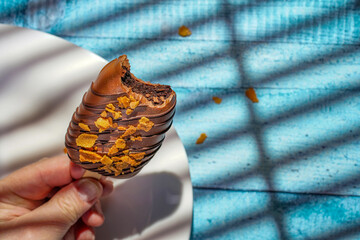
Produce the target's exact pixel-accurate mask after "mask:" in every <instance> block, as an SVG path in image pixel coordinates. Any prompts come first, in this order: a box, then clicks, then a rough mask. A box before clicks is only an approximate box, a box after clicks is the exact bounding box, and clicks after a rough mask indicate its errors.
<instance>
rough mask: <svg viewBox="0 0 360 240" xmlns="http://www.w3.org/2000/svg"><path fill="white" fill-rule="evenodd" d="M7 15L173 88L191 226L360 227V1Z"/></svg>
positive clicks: (0, 4) (46, 1)
mask: <svg viewBox="0 0 360 240" xmlns="http://www.w3.org/2000/svg"><path fill="white" fill-rule="evenodd" d="M0 23H7V24H12V25H16V26H22V27H27V28H32V29H37V30H40V31H44V32H48V33H51V34H54V35H56V36H59V37H61V38H64V39H66V40H68V41H70V42H72V43H74V44H77V45H79V46H81V47H83V48H85V49H88V50H90V51H93V52H94V53H96V54H98V55H100V56H102V57H104V58H105V59H107V60H111V59H113V58H115V57H118V56H119V55H121V54H127V55H128V57H129V59H130V62H131V65H132V72H133V73H134V74H135V75H136V76H138V77H139V78H142V79H144V80H148V81H152V82H159V83H163V84H170V85H171V86H172V87H173V88H174V89H175V91H176V93H177V95H178V107H177V114H176V116H175V121H174V125H175V128H176V129H177V131H178V133H179V135H180V137H181V139H182V141H183V143H184V145H185V148H186V151H187V154H188V157H189V164H190V173H191V179H192V183H193V187H194V218H193V229H192V235H191V238H192V239H360V197H359V195H360V147H359V145H360V46H359V43H360V3H359V1H355V0H353V1H351V0H280V1H275V0H272V1H271V0H269V1H264V0H247V1H246V0H237V1H236V0H206V1H191V0H182V1H175V0H173V1H160V0H139V1H133V0H123V1H116V0H102V1H90V0H78V1H70V0H69V1H56V0H19V1H15V0H0ZM181 25H185V26H187V27H188V28H189V29H190V30H191V31H192V35H191V36H189V37H186V38H184V37H181V36H179V35H178V28H179V27H180V26H181ZM249 87H253V88H254V89H255V91H256V94H257V96H258V99H259V103H253V102H251V101H250V100H249V99H248V98H247V97H246V96H245V91H246V90H247V89H248V88H249ZM213 96H217V97H220V98H222V103H221V104H216V103H214V101H213V100H212V97H213ZM202 132H204V133H206V134H207V135H208V138H207V139H206V141H205V142H204V143H203V144H201V145H196V144H195V142H196V140H197V138H198V137H199V135H200V134H201V133H202Z"/></svg>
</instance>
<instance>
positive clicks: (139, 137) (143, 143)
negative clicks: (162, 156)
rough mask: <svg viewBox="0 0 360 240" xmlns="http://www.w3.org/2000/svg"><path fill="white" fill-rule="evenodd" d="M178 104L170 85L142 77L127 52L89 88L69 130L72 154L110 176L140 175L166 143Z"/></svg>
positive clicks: (85, 165)
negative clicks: (137, 74)
mask: <svg viewBox="0 0 360 240" xmlns="http://www.w3.org/2000/svg"><path fill="white" fill-rule="evenodd" d="M175 105H176V94H175V92H174V91H173V90H172V89H171V87H170V86H168V85H160V84H151V83H149V82H144V81H142V80H141V79H138V78H136V77H135V76H134V75H133V74H132V73H131V72H130V64H129V60H128V59H127V57H126V55H122V56H120V57H119V58H117V59H114V60H113V61H111V62H109V63H108V64H107V65H106V66H105V67H104V68H103V69H102V70H101V71H100V73H99V76H98V77H97V79H96V80H95V81H94V82H93V83H92V84H91V86H90V88H89V90H88V91H87V92H86V93H85V94H84V97H83V99H82V102H81V104H80V106H79V107H78V108H77V109H76V111H75V113H74V114H73V116H72V119H71V121H70V124H69V127H68V130H67V133H66V136H65V146H66V149H67V154H68V156H69V158H70V159H71V160H72V161H73V162H74V163H76V164H79V165H80V166H82V167H83V168H85V169H87V170H90V171H94V172H98V173H100V174H102V175H104V176H111V177H117V178H129V177H131V176H134V175H136V174H137V173H139V171H140V170H141V168H142V167H143V166H144V165H146V164H147V163H148V162H149V161H150V159H151V158H152V157H153V156H154V155H155V153H156V152H157V151H158V150H159V148H160V147H161V144H162V142H163V140H164V138H165V133H166V132H167V130H168V129H169V128H170V127H171V124H172V119H173V116H174V114H175Z"/></svg>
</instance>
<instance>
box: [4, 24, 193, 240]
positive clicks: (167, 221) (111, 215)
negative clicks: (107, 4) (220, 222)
mask: <svg viewBox="0 0 360 240" xmlns="http://www.w3.org/2000/svg"><path fill="white" fill-rule="evenodd" d="M0 52H1V54H0V111H1V113H2V114H1V117H0V177H1V176H4V175H6V174H7V173H9V172H11V171H13V170H15V169H17V168H19V167H21V166H23V165H25V164H28V163H30V162H32V161H35V160H38V159H39V158H41V157H45V156H51V155H53V154H56V153H60V152H62V150H63V148H64V136H65V132H66V129H67V126H68V123H69V121H70V119H71V115H72V113H73V112H74V110H75V108H76V107H77V106H78V105H79V103H80V101H81V98H82V95H83V94H84V92H85V91H86V90H87V89H88V87H89V86H90V83H91V81H93V80H94V79H95V78H96V76H97V74H98V72H99V71H100V69H101V68H102V67H103V66H104V65H105V64H106V61H105V60H104V59H102V58H100V57H99V56H97V55H95V54H93V53H91V52H89V51H87V50H84V49H81V48H80V47H77V46H75V45H73V44H71V43H69V42H67V41H65V40H62V39H60V38H57V37H54V36H52V35H49V34H45V33H42V32H38V31H34V30H29V29H24V28H18V27H13V26H8V25H1V24H0ZM192 204H193V196H192V186H191V181H190V175H189V168H188V161H187V156H186V153H185V150H184V147H183V144H182V143H181V140H180V139H179V137H178V135H177V133H176V131H175V129H174V128H172V129H171V130H170V131H169V132H168V134H167V136H166V139H165V141H164V143H163V146H162V147H161V149H160V150H159V152H158V153H157V154H156V155H155V157H154V158H153V159H152V160H151V162H150V163H149V164H148V165H147V166H145V167H144V169H143V170H142V171H141V172H140V174H138V175H137V176H135V177H134V178H132V179H129V180H116V181H115V191H114V193H113V194H112V195H111V196H110V197H108V198H107V199H105V200H104V201H103V207H104V214H105V219H106V220H105V224H104V225H103V226H102V227H101V228H99V229H98V230H97V237H98V239H104V240H106V239H123V238H129V239H188V238H189V236H190V230H191V222H192Z"/></svg>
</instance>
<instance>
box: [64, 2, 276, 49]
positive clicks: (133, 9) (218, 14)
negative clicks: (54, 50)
mask: <svg viewBox="0 0 360 240" xmlns="http://www.w3.org/2000/svg"><path fill="white" fill-rule="evenodd" d="M163 1H164V0H150V1H148V2H145V3H141V4H138V5H135V6H132V7H130V8H127V9H124V10H121V11H119V12H114V13H113V14H110V15H107V16H105V17H103V18H101V19H97V20H90V21H88V22H83V23H82V24H79V25H75V26H74V27H72V28H71V29H69V30H67V31H69V32H76V31H79V30H84V29H86V28H90V27H93V26H94V25H97V24H102V23H105V22H107V21H109V20H114V19H115V18H118V17H119V16H121V15H122V14H132V13H135V12H139V11H141V9H143V8H146V7H150V6H153V5H156V4H158V3H160V2H163ZM273 1H274V0H271V2H273ZM268 2H269V1H266V0H253V1H251V3H246V4H241V5H240V6H236V9H237V10H239V11H244V10H246V9H248V8H251V7H255V6H257V5H259V4H261V3H268ZM221 14H222V12H221V11H220V12H215V13H214V14H212V15H209V16H206V17H203V18H200V19H197V20H196V21H195V22H190V23H189V24H187V26H188V27H190V28H195V27H197V26H201V25H203V24H205V23H208V22H211V21H214V20H216V19H222V18H223V17H224V16H221ZM177 32H178V28H177V27H176V28H173V29H170V30H167V31H165V32H163V33H162V34H161V35H162V37H168V36H171V35H174V34H177ZM58 34H59V35H61V36H64V37H66V36H67V35H66V34H65V33H58ZM70 37H71V36H70ZM147 39H158V34H155V35H154V36H152V37H148V38H147ZM146 42H147V40H144V41H142V43H141V45H140V46H138V43H135V44H132V45H131V46H138V47H141V46H143V43H146ZM145 45H146V44H145ZM129 48H132V47H128V48H127V49H129Z"/></svg>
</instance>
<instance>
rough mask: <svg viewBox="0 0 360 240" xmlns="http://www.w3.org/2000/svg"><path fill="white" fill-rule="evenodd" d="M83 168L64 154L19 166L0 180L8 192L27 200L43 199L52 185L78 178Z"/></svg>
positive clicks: (62, 184) (61, 184)
mask: <svg viewBox="0 0 360 240" xmlns="http://www.w3.org/2000/svg"><path fill="white" fill-rule="evenodd" d="M83 173H84V170H83V169H82V168H81V167H79V166H76V165H74V164H72V163H71V162H70V160H69V158H68V157H67V156H66V155H60V156H56V157H51V158H45V159H42V160H40V161H38V162H35V163H33V164H30V165H28V166H26V167H24V168H21V169H19V170H17V171H15V172H13V173H12V174H10V175H9V176H8V177H6V178H5V179H3V180H1V181H0V186H1V183H2V185H3V186H1V187H2V190H4V188H5V189H6V190H8V191H9V192H11V193H13V194H15V195H17V196H20V197H22V198H25V199H28V200H41V199H44V198H45V197H46V196H47V195H48V194H49V193H50V191H51V190H52V189H53V188H54V187H61V186H64V185H67V184H69V183H71V182H72V181H73V178H75V179H76V178H80V177H81V176H82V175H83Z"/></svg>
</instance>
